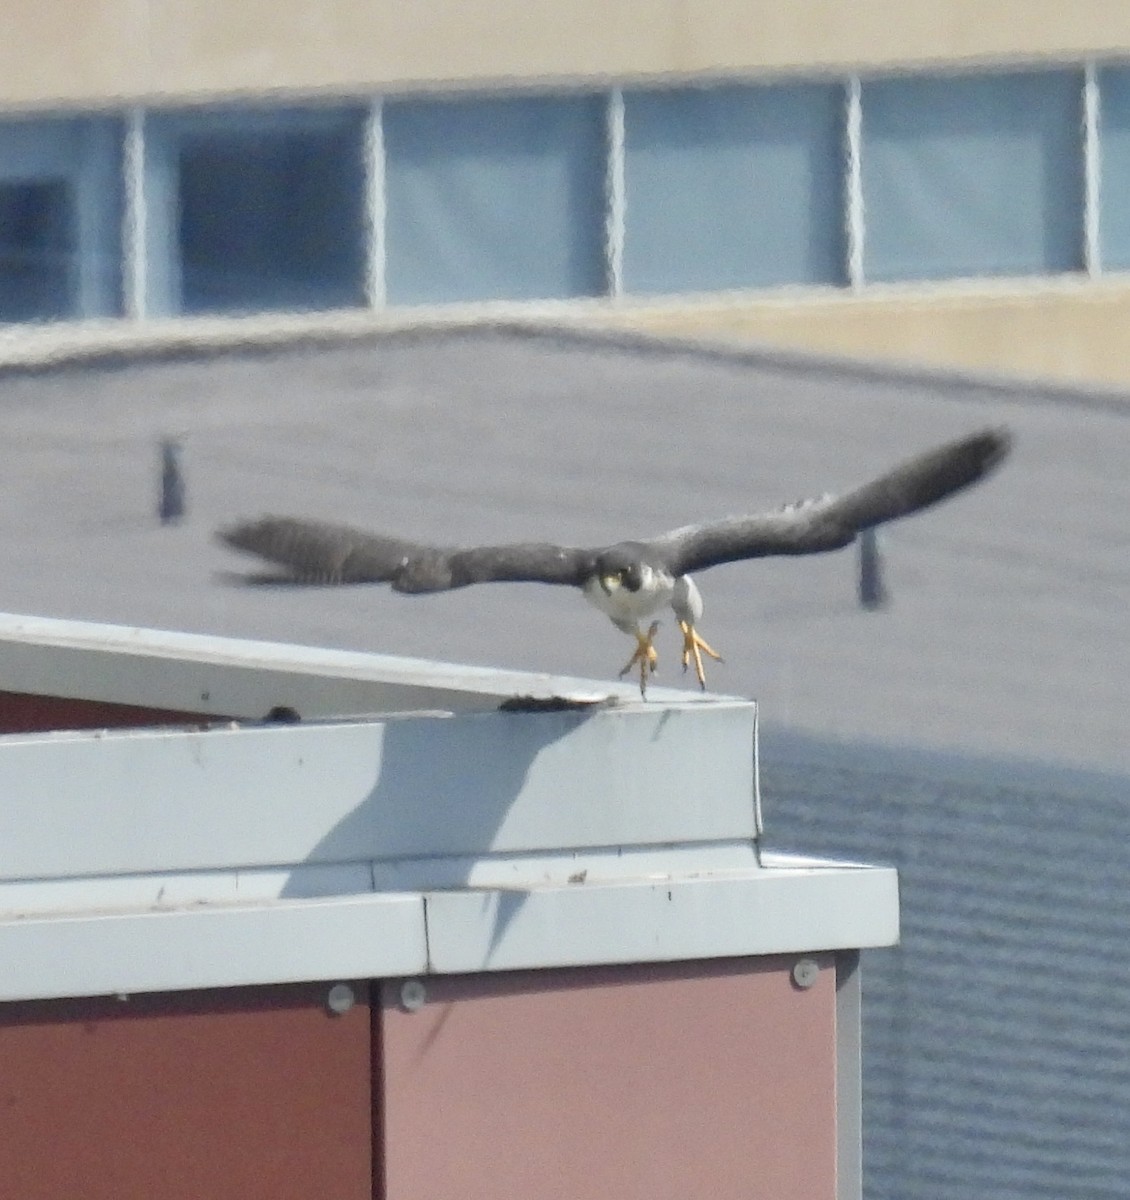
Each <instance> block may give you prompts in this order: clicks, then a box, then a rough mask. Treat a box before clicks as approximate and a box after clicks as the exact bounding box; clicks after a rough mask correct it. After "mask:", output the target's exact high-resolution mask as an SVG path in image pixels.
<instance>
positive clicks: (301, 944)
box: [0, 862, 898, 1001]
mask: <svg viewBox="0 0 1130 1200" xmlns="http://www.w3.org/2000/svg"><path fill="white" fill-rule="evenodd" d="M897 939H898V878H897V875H896V873H895V871H894V870H893V869H891V868H863V869H860V868H857V867H846V868H845V867H843V866H842V865H840V864H838V863H834V862H827V863H824V864H823V865H822V866H816V865H815V864H814V863H813V864H811V865H808V866H806V867H804V868H779V869H770V870H756V871H748V872H740V871H737V872H729V873H724V874H720V875H718V876H708V877H697V878H690V879H669V880H662V881H661V880H636V881H631V882H621V883H600V884H587V883H577V884H572V885H569V884H567V885H563V886H546V887H534V888H527V889H498V888H494V889H491V888H459V889H451V890H444V891H432V892H403V893H387V892H386V893H377V894H371V895H357V896H344V897H335V898H332V899H319V900H279V901H274V902H268V903H255V904H242V905H239V904H235V905H215V906H194V907H190V908H185V909H176V910H172V911H162V912H140V913H137V912H135V913H101V914H99V913H91V914H85V915H65V916H64V915H59V916H48V917H34V918H27V919H8V920H3V921H0V1001H5V1000H28V999H49V998H56V997H63V996H93V995H113V994H129V993H131V992H153V991H178V990H189V989H193V988H204V987H235V986H243V985H251V984H267V983H282V982H294V981H298V980H306V981H319V980H335V979H379V978H389V977H398V976H406V975H424V974H450V973H463V972H478V971H501V970H511V969H518V968H536V967H562V966H580V965H596V964H601V963H628V962H666V961H677V960H689V959H702V958H724V957H738V956H746V955H765V954H781V953H811V952H815V951H818V950H840V949H860V948H866V947H875V946H887V945H891V944H893V943H894V942H896V941H897Z"/></svg>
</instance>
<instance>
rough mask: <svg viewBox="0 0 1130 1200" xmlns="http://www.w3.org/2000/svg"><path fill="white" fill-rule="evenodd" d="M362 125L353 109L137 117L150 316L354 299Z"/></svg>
mask: <svg viewBox="0 0 1130 1200" xmlns="http://www.w3.org/2000/svg"><path fill="white" fill-rule="evenodd" d="M363 129H364V117H363V114H362V113H361V112H360V111H359V110H330V109H324V110H323V109H309V110H303V109H262V110H257V109H246V110H240V109H228V110H202V111H200V112H193V113H177V114H166V115H159V116H155V117H153V118H151V119H150V120H148V121H147V122H146V155H145V165H146V203H147V205H148V208H149V214H148V220H147V223H146V225H147V232H148V235H149V244H148V246H147V268H148V309H149V311H150V312H253V311H256V310H270V309H314V308H336V307H341V306H347V305H359V304H362V303H363V302H364V278H365V236H366V226H365V175H364V160H363V144H364V139H363Z"/></svg>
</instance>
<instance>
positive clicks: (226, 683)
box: [0, 613, 734, 718]
mask: <svg viewBox="0 0 1130 1200" xmlns="http://www.w3.org/2000/svg"><path fill="white" fill-rule="evenodd" d="M174 664H175V665H174ZM284 682H285V687H280V683H284ZM327 685H329V686H328V688H327ZM0 688H3V689H4V690H8V691H15V692H28V693H34V694H37V695H52V696H64V697H77V698H82V699H89V700H105V701H109V702H115V703H123V704H135V705H143V706H147V707H153V708H165V709H176V710H181V711H189V712H198V713H204V714H217V715H225V716H232V717H261V716H263V715H264V714H265V713H266V712H267V710H268V709H270V708H271V707H273V706H274V705H275V704H278V703H280V702H281V701H280V695H281V694H282V693H284V692H285V696H286V699H287V700H288V701H289V702H290V703H292V704H293V705H294V706H295V707H297V708H298V709H299V711H300V713H301V715H302V716H303V717H304V718H308V717H313V716H327V715H336V716H342V715H349V714H351V713H362V712H394V711H404V710H406V709H420V708H454V709H457V710H458V709H468V708H490V707H495V706H496V705H497V704H498V703H499V702H500V701H502V700H506V699H510V698H512V697H515V696H523V697H532V698H535V699H541V700H546V699H550V698H562V699H567V700H572V701H576V702H579V703H598V702H612V703H617V704H639V703H640V697H639V692H638V689H636V688H635V687H634V686H632V685H630V684H626V683H620V682H616V681H600V680H591V679H580V678H575V677H573V676H566V675H548V674H538V673H533V672H523V671H509V670H500V669H496V668H493V667H478V666H466V665H459V664H454V663H443V662H433V661H431V660H428V659H419V658H402V657H397V656H393V655H385V654H373V653H364V652H360V651H349V650H332V649H326V648H323V647H317V646H302V645H292V644H289V643H281V642H266V641H253V640H246V639H241V638H228V637H219V636H213V635H208V634H195V633H181V632H174V631H170V630H157V629H146V628H141V627H134V626H128V625H107V624H99V623H94V622H88V621H67V620H58V619H55V618H51V617H35V616H23V615H19V614H15V613H0ZM718 699H734V697H717V696H703V695H701V693H699V692H692V691H684V690H679V689H675V688H660V687H655V688H652V689H651V690H650V691H649V702H656V701H663V700H678V701H680V702H682V703H692V702H694V703H707V704H708V703H712V702H715V701H717V700H718Z"/></svg>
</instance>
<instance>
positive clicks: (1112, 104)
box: [1099, 67, 1130, 270]
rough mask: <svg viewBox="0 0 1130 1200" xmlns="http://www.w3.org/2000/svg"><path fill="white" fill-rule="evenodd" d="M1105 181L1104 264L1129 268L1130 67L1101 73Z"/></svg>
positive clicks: (1102, 204) (1101, 224)
mask: <svg viewBox="0 0 1130 1200" xmlns="http://www.w3.org/2000/svg"><path fill="white" fill-rule="evenodd" d="M1099 88H1100V92H1099V95H1100V108H1099V111H1100V114H1101V116H1100V119H1099V126H1100V132H1101V143H1100V145H1101V148H1102V182H1101V185H1100V196H1099V236H1100V246H1101V256H1102V264H1103V266H1105V267H1112V268H1115V269H1119V270H1126V269H1127V268H1130V68H1126V67H1120V68H1112V69H1110V70H1105V71H1102V72H1100V74H1099Z"/></svg>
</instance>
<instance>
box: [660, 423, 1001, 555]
mask: <svg viewBox="0 0 1130 1200" xmlns="http://www.w3.org/2000/svg"><path fill="white" fill-rule="evenodd" d="M1010 442H1011V439H1010V437H1009V435H1008V433H1007V432H1006V431H1004V430H999V429H987V430H983V431H982V432H980V433H975V434H972V435H970V436H967V437H963V438H959V439H958V440H957V441H954V442H948V443H947V444H945V445H943V446H939V447H937V448H936V449H934V450H928V451H926V452H925V453H924V454H920V455H918V456H917V457H915V458H912V459H909V460H907V461H906V462H904V463H902V464H900V465H899V466H897V467H895V468H894V469H893V470H891V471H888V472H887V473H886V474H884V475H881V476H879V478H878V479H874V480H872V481H871V482H870V483H865V484H864V485H863V486H862V487H858V488H856V489H854V490H853V491H850V492H847V493H846V494H844V495H842V496H828V497H824V498H822V499H819V500H808V501H803V502H802V503H800V504H791V505H787V506H786V507H784V508H780V509H776V510H774V511H771V512H766V513H757V514H754V515H752V516H747V517H730V518H727V519H726V520H722V521H711V522H707V523H705V524H702V525H688V526H686V527H685V528H683V529H676V530H673V531H672V532H671V533H666V534H663V535H662V536H661V537H658V538H655V539H653V540H652V541H650V542H646V543H645V546H646V547H647V548H648V550H649V551H650V553H651V555H652V556H653V559H654V560H657V561H658V562H660V563H662V564H663V565H664V566H666V567H667V568H668V570H670V572H671V573H672V574H673V575H676V576H677V575H682V574H684V573H686V572H688V571H701V570H705V569H706V568H708V567H714V566H717V565H718V564H720V563H726V562H737V561H739V560H742V559H747V558H765V557H768V556H770V555H785V554H821V553H824V552H826V551H829V550H839V549H840V548H841V547H843V546H847V545H849V544H850V543H851V542H853V541H854V540H855V538H856V536H857V535H858V534H859V532H860V531H861V530H863V529H868V528H871V527H873V526H875V525H881V524H883V523H884V522H887V521H893V520H895V519H896V518H898V517H906V516H910V515H911V514H912V513H916V512H921V511H922V510H923V509H925V508H929V507H930V506H931V505H933V504H937V503H938V502H939V501H941V500H944V499H946V497H948V496H952V495H953V494H954V493H955V492H959V491H961V490H962V489H963V488H966V487H968V486H969V485H970V484H972V483H976V482H977V480H979V479H983V478H984V477H985V476H986V475H987V474H988V473H989V472H990V471H991V470H992V469H993V468H994V467H995V466H996V465H997V464H998V463H999V462H1000V461H1001V460H1002V459H1003V458H1004V456H1005V455H1006V454H1007V452H1008V449H1009V445H1010Z"/></svg>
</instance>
